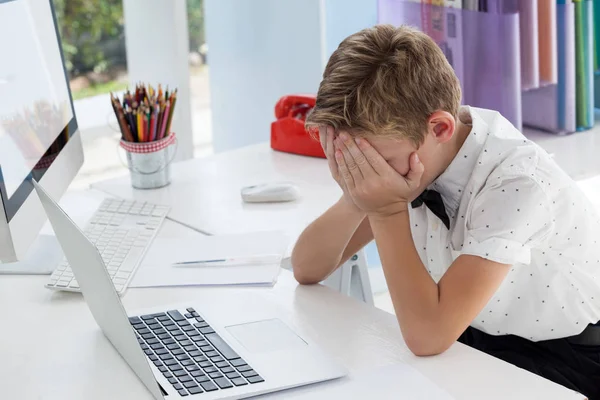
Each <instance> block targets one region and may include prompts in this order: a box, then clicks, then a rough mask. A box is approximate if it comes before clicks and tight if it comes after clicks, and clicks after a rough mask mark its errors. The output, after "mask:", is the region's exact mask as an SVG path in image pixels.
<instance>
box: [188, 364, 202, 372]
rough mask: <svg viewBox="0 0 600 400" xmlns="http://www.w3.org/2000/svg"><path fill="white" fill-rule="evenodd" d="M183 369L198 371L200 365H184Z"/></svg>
mask: <svg viewBox="0 0 600 400" xmlns="http://www.w3.org/2000/svg"><path fill="white" fill-rule="evenodd" d="M185 369H187V370H188V371H198V370H200V367H199V366H197V365H186V366H185Z"/></svg>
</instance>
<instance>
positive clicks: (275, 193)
mask: <svg viewBox="0 0 600 400" xmlns="http://www.w3.org/2000/svg"><path fill="white" fill-rule="evenodd" d="M299 196H300V191H299V190H298V187H297V186H296V185H294V184H293V183H288V182H275V183H265V184H261V185H255V186H247V187H245V188H242V200H244V201H245V202H246V203H277V202H284V201H294V200H296V199H297V198H298V197H299Z"/></svg>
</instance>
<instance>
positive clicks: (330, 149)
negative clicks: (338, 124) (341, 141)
mask: <svg viewBox="0 0 600 400" xmlns="http://www.w3.org/2000/svg"><path fill="white" fill-rule="evenodd" d="M334 135H335V134H334V130H333V127H331V126H328V127H319V139H320V140H321V146H322V147H323V151H324V152H325V156H327V163H328V164H329V171H331V176H332V177H333V179H334V180H335V181H336V182H337V183H338V185H340V187H341V188H342V191H343V192H344V196H343V200H344V201H345V203H347V205H348V206H350V207H351V208H353V209H355V210H356V211H357V212H362V210H360V209H359V208H358V207H357V206H356V204H354V202H353V201H352V197H351V196H350V194H349V193H348V188H347V187H346V183H345V182H344V179H343V178H342V176H341V174H340V171H339V168H338V165H337V162H336V161H335V146H334V145H333V141H334Z"/></svg>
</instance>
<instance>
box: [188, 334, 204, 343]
mask: <svg viewBox="0 0 600 400" xmlns="http://www.w3.org/2000/svg"><path fill="white" fill-rule="evenodd" d="M190 339H192V340H193V341H194V342H196V344H197V345H200V344H201V343H207V342H206V340H204V338H203V337H202V336H200V335H196V336H192V337H191V338H190Z"/></svg>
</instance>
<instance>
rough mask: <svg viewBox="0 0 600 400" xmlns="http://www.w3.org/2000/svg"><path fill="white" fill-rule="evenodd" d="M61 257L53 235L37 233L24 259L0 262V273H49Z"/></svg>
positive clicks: (60, 251)
mask: <svg viewBox="0 0 600 400" xmlns="http://www.w3.org/2000/svg"><path fill="white" fill-rule="evenodd" d="M62 259H63V251H62V248H61V247H60V244H59V243H58V240H57V239H56V236H54V235H43V234H40V235H38V237H37V239H36V240H35V241H34V242H33V243H32V244H31V247H30V248H29V251H28V252H27V256H26V257H25V259H24V260H21V261H17V262H14V263H6V264H0V274H14V275H17V274H18V275H49V274H51V273H52V271H54V269H55V268H56V267H57V266H58V264H59V263H60V262H61V261H62Z"/></svg>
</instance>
